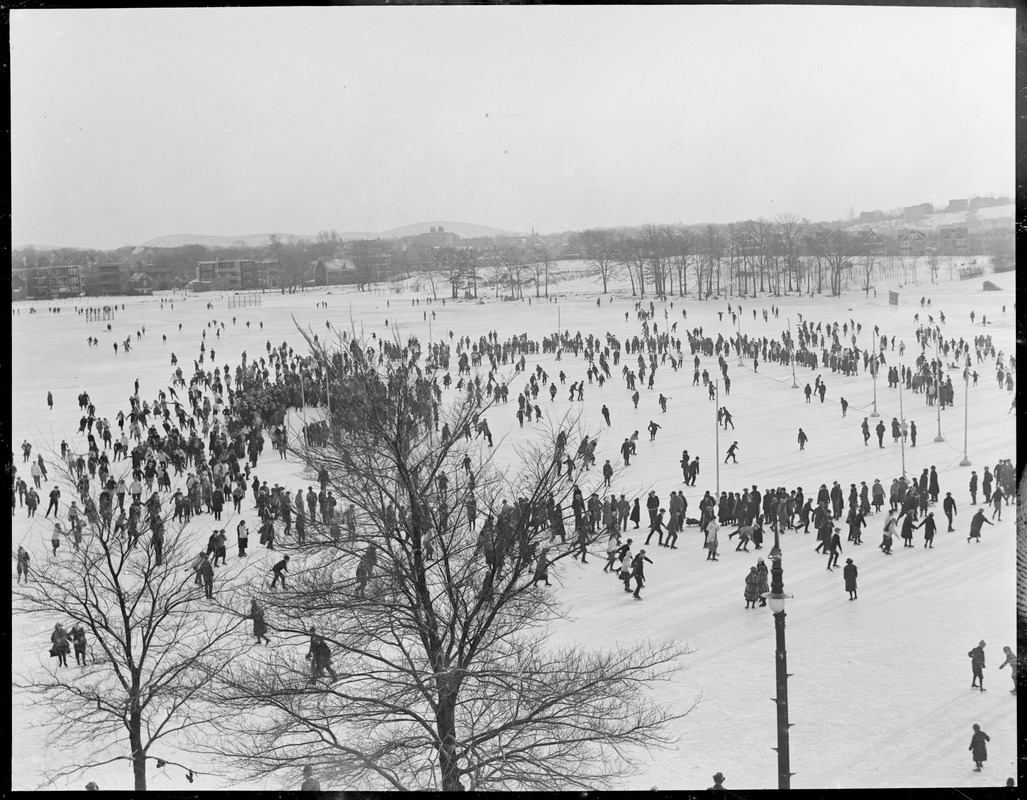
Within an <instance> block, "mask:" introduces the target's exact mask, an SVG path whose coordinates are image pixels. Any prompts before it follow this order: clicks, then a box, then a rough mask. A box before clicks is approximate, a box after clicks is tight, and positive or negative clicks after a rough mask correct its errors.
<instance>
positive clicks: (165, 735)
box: [13, 493, 246, 791]
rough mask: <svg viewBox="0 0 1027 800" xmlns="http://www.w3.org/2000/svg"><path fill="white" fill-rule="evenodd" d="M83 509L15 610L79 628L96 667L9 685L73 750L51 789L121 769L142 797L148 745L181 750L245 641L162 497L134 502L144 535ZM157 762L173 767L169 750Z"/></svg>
mask: <svg viewBox="0 0 1027 800" xmlns="http://www.w3.org/2000/svg"><path fill="white" fill-rule="evenodd" d="M154 494H155V495H156V493H154ZM85 505H86V509H88V510H87V519H88V526H87V529H86V531H85V533H84V535H82V537H81V542H80V543H79V544H76V546H75V549H73V550H72V551H71V552H70V553H68V554H66V555H58V556H55V557H51V558H49V559H46V560H43V559H40V560H38V561H34V562H33V570H32V580H31V581H30V582H29V583H28V584H26V585H24V586H22V585H19V586H18V588H17V589H16V590H15V605H14V613H15V614H18V615H26V616H29V617H35V618H39V619H41V620H45V621H46V623H47V624H50V623H55V622H59V623H61V624H64V625H67V624H68V623H71V625H81V626H82V627H83V629H84V630H85V632H86V634H87V641H89V647H90V648H91V649H92V654H93V659H92V660H90V661H88V662H87V663H86V665H85V666H83V667H82V668H81V669H80V670H76V671H74V672H72V671H71V670H70V668H67V667H65V668H63V669H62V668H60V667H50V666H48V665H43V666H41V668H40V669H39V670H38V671H36V670H34V671H33V672H32V673H31V674H28V675H25V674H23V675H16V676H15V677H14V680H13V684H14V687H15V688H16V689H18V690H19V691H24V692H26V693H27V694H28V695H30V696H32V697H35V698H37V699H38V700H39V701H40V702H42V703H44V704H45V705H46V706H47V708H48V709H49V710H50V712H51V714H52V716H51V717H50V719H49V721H48V722H47V723H45V724H46V726H47V727H51V728H53V729H54V731H56V735H55V736H54V741H60V743H61V746H62V748H67V750H68V753H69V755H70V753H71V752H72V751H74V754H75V755H74V763H61V764H60V765H58V766H55V767H54V769H53V770H52V771H51V772H50V773H48V781H47V784H46V785H52V784H53V783H54V782H55V781H57V780H59V779H63V778H69V777H74V776H76V775H79V774H81V773H82V772H84V771H85V770H88V769H92V768H95V767H99V766H103V765H106V764H112V763H116V762H119V761H127V762H129V764H130V765H131V768H132V772H133V776H134V780H135V790H136V791H145V790H146V788H147V766H148V762H150V761H152V760H154V759H156V756H155V755H153V749H154V748H155V747H156V746H157V745H158V744H161V743H168V744H171V745H172V746H173V747H175V748H176V749H178V748H179V747H181V746H182V745H184V739H183V738H182V737H183V734H184V733H186V732H191V731H192V730H193V729H195V728H197V727H198V726H204V725H206V724H208V723H209V722H210V720H211V718H212V716H213V715H214V714H215V713H216V712H215V711H214V710H213V709H211V708H210V707H208V706H206V705H205V704H203V703H202V702H199V698H200V697H201V696H202V695H203V693H204V692H205V691H206V690H207V688H208V687H209V686H210V685H211V682H212V680H213V677H214V675H215V674H216V673H217V672H218V670H220V669H222V668H224V667H225V666H226V665H229V664H230V663H231V662H232V661H233V659H234V658H235V657H236V656H237V655H238V654H239V652H240V651H241V648H242V646H243V644H244V643H246V642H245V640H241V637H238V636H237V633H236V632H237V630H238V629H239V626H240V625H241V624H242V623H243V617H242V615H241V614H238V613H234V612H232V611H231V610H228V609H226V608H224V607H223V606H222V605H220V604H219V603H218V602H217V600H216V599H215V600H207V599H205V598H204V591H203V589H202V588H201V587H200V586H199V585H197V584H196V583H194V571H193V569H191V567H190V562H191V561H192V560H193V559H194V558H195V556H196V551H195V549H194V546H193V544H191V543H190V541H189V539H188V537H187V536H185V535H184V530H185V526H184V525H183V524H177V523H175V522H173V521H172V520H171V519H170V516H171V515H170V514H168V513H166V512H164V513H162V512H161V511H160V510H159V501H157V502H156V503H154V502H153V501H152V500H151V501H150V502H148V503H147V504H146V506H139V508H140V511H141V513H140V517H139V523H138V524H139V526H143V525H146V526H148V528H149V531H148V533H147V532H143V531H141V530H139V529H138V528H135V527H134V525H133V523H132V522H129V525H128V528H127V529H126V530H120V529H118V530H117V532H115V529H116V528H119V526H117V525H114V526H112V525H111V520H110V518H109V516H107V515H106V513H104V512H99V513H98V512H97V511H96V510H95V509H96V503H95V502H94V498H92V497H88V499H87V501H86V503H85ZM104 507H105V506H104V505H101V506H100V508H104ZM143 508H146V509H147V510H146V511H142V510H141V509H143ZM130 519H131V518H130ZM69 538H71V537H69ZM238 572H239V570H238V568H237V567H236V566H233V567H226V568H224V569H222V570H221V571H220V574H219V576H218V577H219V582H229V583H231V582H233V581H234V580H235V578H236V577H237V576H238ZM69 629H70V628H69ZM164 761H165V762H167V763H177V762H173V761H171V760H170V759H169V758H167V755H166V754H164ZM178 766H183V767H184V765H181V764H179V765H178Z"/></svg>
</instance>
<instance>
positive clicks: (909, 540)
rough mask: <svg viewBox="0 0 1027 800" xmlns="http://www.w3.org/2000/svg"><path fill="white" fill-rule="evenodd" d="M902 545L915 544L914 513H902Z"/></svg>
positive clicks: (910, 545) (909, 545)
mask: <svg viewBox="0 0 1027 800" xmlns="http://www.w3.org/2000/svg"><path fill="white" fill-rule="evenodd" d="M902 546H903V547H912V546H913V515H912V514H903V515H902Z"/></svg>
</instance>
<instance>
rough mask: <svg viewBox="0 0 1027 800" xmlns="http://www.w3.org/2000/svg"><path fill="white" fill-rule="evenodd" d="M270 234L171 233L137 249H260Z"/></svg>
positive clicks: (285, 236) (288, 236)
mask: <svg viewBox="0 0 1027 800" xmlns="http://www.w3.org/2000/svg"><path fill="white" fill-rule="evenodd" d="M278 236H279V238H281V239H282V240H283V241H288V239H289V238H290V237H291V236H292V234H289V233H279V234H278ZM270 237H271V234H270V233H250V234H246V235H244V236H204V235H203V234H199V233H172V234H170V235H168V236H158V237H157V238H156V239H150V240H149V241H146V242H143V243H142V244H141V245H139V247H184V246H185V245H188V244H201V245H203V246H204V247H235V246H236V245H237V244H239V243H240V242H241V243H242V244H243V245H245V246H246V247H260V246H261V245H264V244H267V241H268V239H269V238H270ZM295 238H297V239H315V238H317V237H315V236H296V237H295Z"/></svg>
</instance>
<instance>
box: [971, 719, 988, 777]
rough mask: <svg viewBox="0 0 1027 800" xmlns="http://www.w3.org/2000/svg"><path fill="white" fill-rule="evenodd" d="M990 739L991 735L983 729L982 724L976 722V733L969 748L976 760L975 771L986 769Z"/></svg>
mask: <svg viewBox="0 0 1027 800" xmlns="http://www.w3.org/2000/svg"><path fill="white" fill-rule="evenodd" d="M990 741H991V737H990V736H988V734H986V733H985V732H984V731H982V730H981V726H980V725H978V724H976V723H974V735H973V736H972V737H971V738H970V746H969V747H968V748H967V749H968V750H969V751H970V754H971V757H972V758H973V760H974V772H980V771H981V770H982V769H984V762H985V761H987V760H988V745H987V743H988V742H990Z"/></svg>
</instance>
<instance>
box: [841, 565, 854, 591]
mask: <svg viewBox="0 0 1027 800" xmlns="http://www.w3.org/2000/svg"><path fill="white" fill-rule="evenodd" d="M856 574H857V572H856V565H855V564H846V565H845V569H843V570H842V576H843V577H844V578H845V591H847V592H854V591H856Z"/></svg>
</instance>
